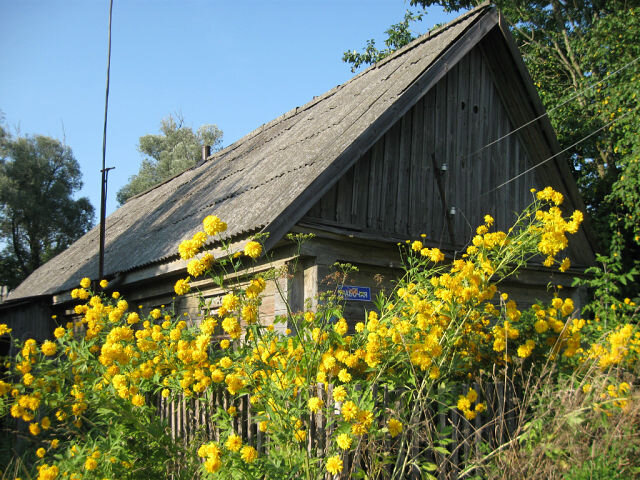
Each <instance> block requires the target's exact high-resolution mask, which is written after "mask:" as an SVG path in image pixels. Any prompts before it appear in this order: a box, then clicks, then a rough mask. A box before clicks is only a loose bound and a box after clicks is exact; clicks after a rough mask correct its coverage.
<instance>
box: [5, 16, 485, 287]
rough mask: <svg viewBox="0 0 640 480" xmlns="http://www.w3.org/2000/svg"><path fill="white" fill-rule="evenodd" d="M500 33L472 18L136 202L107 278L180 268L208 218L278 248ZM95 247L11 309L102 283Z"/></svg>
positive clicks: (80, 250) (73, 256) (44, 276)
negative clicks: (484, 41)
mask: <svg viewBox="0 0 640 480" xmlns="http://www.w3.org/2000/svg"><path fill="white" fill-rule="evenodd" d="M496 23H497V14H496V12H495V11H494V10H492V9H491V8H489V7H487V6H483V7H479V8H477V9H475V10H472V11H471V12H468V13H467V14H465V15H463V16H461V17H459V18H458V19H456V20H454V21H453V22H451V23H449V24H447V25H445V26H444V27H442V28H440V29H438V30H435V31H432V32H430V33H429V34H426V35H424V36H422V37H420V38H419V39H417V40H415V41H414V42H412V43H411V44H410V45H407V46H406V47H404V48H402V49H401V50H399V51H397V52H395V53H394V54H393V55H391V56H390V57H388V58H386V59H384V60H383V61H381V62H379V63H378V64H376V65H374V66H372V67H370V68H368V69H367V70H365V71H363V72H362V73H360V74H358V75H356V76H355V77H354V78H352V79H351V80H350V81H348V82H347V83H345V84H344V85H340V86H337V87H335V88H334V89H332V90H330V91H329V92H327V93H325V94H324V95H322V96H320V97H316V98H314V99H313V100H312V101H311V102H309V103H307V104H306V105H304V106H302V107H298V108H296V109H294V110H291V111H290V112H288V113H286V114H284V115H282V116H281V117H278V118H276V119H275V120H273V121H272V122H270V123H267V124H265V125H263V126H261V127H260V128H258V129H257V130H255V131H253V132H251V133H250V134H248V135H247V136H245V137H244V138H242V139H240V140H239V141H237V142H236V143H234V144H233V145H231V146H229V147H227V148H225V149H224V150H221V151H220V152H217V153H216V154H215V155H213V156H211V157H209V159H208V160H207V161H206V162H204V163H203V164H202V165H199V166H197V167H194V168H193V169H190V170H188V171H186V172H184V173H182V174H180V175H178V176H176V177H174V178H172V179H171V180H169V181H167V182H165V183H163V184H161V185H158V186H156V187H155V188H152V189H151V190H149V191H147V192H145V193H143V194H141V195H139V196H137V197H134V198H132V199H131V200H129V201H128V202H127V203H126V204H125V205H123V206H122V207H120V208H119V209H118V210H117V211H115V212H114V213H113V214H112V215H110V216H109V217H108V219H107V223H106V249H105V250H106V251H105V263H104V272H105V276H107V277H110V276H113V275H115V274H117V273H122V272H129V271H132V270H136V269H139V268H142V267H144V266H148V265H152V264H158V263H163V262H167V261H171V260H173V259H175V257H176V256H177V246H178V244H179V242H180V241H181V240H182V239H184V238H186V237H188V236H190V235H193V233H195V232H196V231H197V230H198V229H200V228H201V221H202V218H204V217H205V216H206V215H209V214H215V215H217V216H219V217H220V218H222V219H224V220H225V221H226V222H227V223H228V224H229V230H228V231H227V232H226V236H227V237H228V238H239V237H241V236H243V235H244V236H246V235H247V234H249V233H251V232H256V231H260V230H264V231H269V232H270V233H271V238H270V242H272V243H271V244H273V242H275V241H277V240H278V239H279V238H281V237H282V235H283V234H284V233H286V231H288V230H289V229H290V228H291V227H292V226H293V225H294V224H295V222H297V221H298V220H299V219H300V218H301V217H302V216H303V215H304V214H305V213H306V211H307V210H308V209H309V207H310V206H311V204H312V203H313V201H315V200H317V199H319V198H320V196H321V195H322V194H323V193H324V192H325V191H326V190H327V189H328V188H329V187H330V186H331V185H332V184H333V182H334V181H335V180H337V177H338V175H339V173H340V172H344V171H345V169H347V168H349V166H350V165H352V164H353V162H355V161H356V160H357V159H358V158H359V156H361V155H362V154H363V153H364V152H365V151H366V149H367V148H369V147H370V146H371V145H372V144H373V142H374V141H375V140H376V139H377V138H379V137H380V136H381V135H382V134H384V132H385V131H386V129H388V128H390V127H391V125H392V120H393V119H395V118H396V117H397V114H398V113H403V112H400V111H401V110H403V109H404V110H406V109H407V108H409V107H410V106H411V104H410V102H411V100H410V99H409V100H408V99H407V97H408V95H409V94H411V95H414V94H415V92H414V91H413V90H412V89H414V90H415V87H416V84H417V83H419V81H420V80H421V79H422V78H424V76H425V74H428V73H429V70H430V67H431V66H432V65H433V64H434V61H436V60H437V59H439V58H441V57H442V56H443V55H445V54H446V52H447V51H448V50H449V49H450V47H452V46H454V45H455V44H456V43H457V42H463V41H467V40H468V33H469V32H470V31H471V30H473V29H475V30H477V31H479V32H480V33H479V34H478V35H480V36H481V35H482V34H483V33H482V32H485V31H486V30H488V29H489V28H491V27H493V26H495V25H496ZM478 38H481V37H478ZM465 39H467V40H465ZM438 68H442V66H439V67H438ZM445 68H446V66H445ZM443 74H444V73H443ZM416 100H417V99H415V100H414V101H416ZM394 111H396V112H395V113H393V112H394ZM391 113H393V114H391ZM98 244H99V229H98V228H97V227H96V228H94V229H93V230H91V231H90V232H89V233H87V234H86V235H84V236H83V237H82V238H80V239H79V240H78V241H77V242H75V243H74V244H73V245H72V246H71V247H69V249H68V250H66V251H65V252H63V253H61V254H60V255H58V256H57V257H55V258H53V259H52V260H50V261H49V262H47V263H46V264H45V265H43V266H41V267H40V268H39V269H38V270H36V271H35V272H33V273H32V274H31V275H30V276H29V277H28V278H27V279H26V280H25V281H24V282H23V283H22V284H21V285H20V286H19V287H18V288H16V289H15V290H14V291H13V292H12V293H11V295H10V299H17V298H22V297H32V296H35V295H44V294H54V293H58V292H62V291H65V290H68V289H70V288H73V287H74V286H75V285H77V283H78V281H79V279H80V278H81V277H83V276H87V277H90V278H95V277H96V275H97V269H98V268H97V264H98Z"/></svg>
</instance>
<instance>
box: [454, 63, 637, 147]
mask: <svg viewBox="0 0 640 480" xmlns="http://www.w3.org/2000/svg"><path fill="white" fill-rule="evenodd" d="M638 60H640V57H636V58H634V59H633V60H631V61H630V62H628V63H626V64H625V65H623V66H622V67H620V68H619V69H618V70H616V71H615V72H613V73H612V74H611V75H607V77H606V78H603V79H602V80H599V81H597V82H594V83H592V84H591V85H588V86H587V87H585V88H584V89H582V90H580V91H578V92H576V93H574V94H573V95H571V96H570V97H569V98H567V99H566V100H565V101H564V102H562V103H560V104H559V105H556V106H555V107H552V108H550V109H549V110H547V111H545V112H544V113H543V114H541V115H539V116H537V117H536V118H534V119H532V120H529V121H528V122H527V123H525V124H523V125H520V126H519V127H518V128H516V129H514V130H511V131H510V132H509V133H506V134H504V135H503V136H501V137H500V138H496V139H495V140H493V141H492V142H490V143H487V144H486V145H484V146H482V147H481V148H479V149H478V150H476V151H475V152H473V153H470V154H469V155H466V156H465V157H463V160H466V159H467V158H471V157H474V156H475V155H477V154H478V153H480V152H482V151H484V150H486V149H487V148H489V147H491V146H492V145H495V144H496V143H498V142H501V141H502V140H504V139H505V138H508V137H510V136H511V135H513V134H514V133H517V132H519V131H520V130H522V129H523V128H526V127H528V126H529V125H531V124H532V123H535V122H537V121H538V120H540V119H541V118H543V117H548V116H549V113H551V112H553V111H555V110H557V109H558V108H560V107H563V106H565V105H566V104H567V103H569V102H571V101H573V100H575V99H576V98H577V97H579V96H581V95H584V94H585V93H586V92H588V91H589V90H592V89H594V88H595V87H597V86H598V85H600V84H602V83H604V82H606V81H607V80H609V79H611V78H612V77H613V76H615V75H617V74H618V73H620V72H621V71H623V70H625V69H627V68H629V67H630V66H631V65H633V64H634V63H636V62H637V61H638Z"/></svg>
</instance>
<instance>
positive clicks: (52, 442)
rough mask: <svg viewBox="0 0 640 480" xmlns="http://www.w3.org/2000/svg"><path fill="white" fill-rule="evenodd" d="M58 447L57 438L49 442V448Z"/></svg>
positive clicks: (58, 441)
mask: <svg viewBox="0 0 640 480" xmlns="http://www.w3.org/2000/svg"><path fill="white" fill-rule="evenodd" d="M58 445H60V440H58V439H57V438H54V439H53V440H51V448H58Z"/></svg>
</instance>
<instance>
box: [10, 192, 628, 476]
mask: <svg viewBox="0 0 640 480" xmlns="http://www.w3.org/2000/svg"><path fill="white" fill-rule="evenodd" d="M561 202H562V195H560V194H559V193H557V192H554V191H553V190H552V189H550V188H547V189H545V190H543V191H541V192H537V194H535V195H534V202H533V203H532V205H531V206H530V207H529V208H527V209H526V210H525V211H524V212H523V213H522V214H521V215H520V216H519V218H518V219H517V221H516V223H515V224H514V226H513V227H512V228H511V229H509V230H508V231H507V232H500V231H491V229H492V225H493V219H492V218H491V217H490V216H486V217H485V223H484V224H483V225H481V226H480V227H478V229H477V235H476V236H475V237H474V238H473V239H472V242H471V244H470V246H469V247H468V248H467V250H466V252H465V253H464V255H463V256H462V258H460V259H455V260H454V261H453V262H451V263H445V262H444V260H445V257H444V255H443V253H442V252H440V250H438V249H437V248H427V247H425V246H424V245H423V243H422V240H415V241H414V242H413V243H409V244H408V245H406V246H402V252H403V255H404V258H405V263H406V268H405V272H406V273H405V275H404V277H403V278H402V279H401V280H400V281H399V282H398V285H397V288H396V289H395V290H394V291H393V292H392V293H391V294H390V295H389V296H388V297H382V298H380V299H378V304H377V306H378V310H377V311H371V312H369V314H368V318H367V319H366V322H358V323H356V324H355V325H352V324H350V323H349V322H348V321H347V319H345V318H343V316H342V310H341V299H340V297H339V295H338V294H337V291H336V292H333V293H332V292H328V293H327V294H326V295H324V296H322V298H320V299H319V300H318V306H317V308H316V309H315V310H310V309H309V310H307V311H305V312H290V313H289V314H288V315H287V316H285V317H283V318H278V319H276V321H275V324H274V325H265V324H264V323H263V322H261V321H260V318H259V306H260V302H261V294H262V292H263V290H264V288H265V286H266V284H267V282H269V281H274V280H276V279H277V278H278V277H279V276H281V275H286V274H287V272H278V271H270V272H269V273H268V274H266V275H262V276H255V277H254V278H244V277H242V275H241V273H242V271H243V268H244V267H245V265H246V264H247V262H250V261H252V259H256V258H258V257H259V256H260V255H261V254H262V247H261V244H260V240H261V238H257V239H254V240H252V241H250V242H248V243H247V245H246V247H245V249H244V252H238V253H234V254H232V252H231V251H229V250H228V255H227V256H226V257H224V258H222V259H218V260H217V261H216V260H214V258H213V256H212V255H211V254H208V253H204V254H201V253H200V250H202V249H203V247H204V245H205V243H206V242H207V241H208V240H209V237H214V238H218V237H217V236H218V235H219V234H220V233H221V232H223V231H224V230H225V229H226V224H224V222H222V221H221V220H219V219H218V218H216V217H212V216H209V217H207V218H205V219H204V222H203V231H202V232H199V233H197V234H196V235H195V236H194V237H193V238H191V239H188V240H185V241H183V242H182V243H181V244H180V247H179V252H180V255H181V256H182V257H183V258H184V259H185V260H189V262H188V265H187V271H188V273H189V277H187V278H185V279H182V280H180V281H178V282H177V283H176V285H175V290H176V293H177V294H179V295H183V294H186V293H188V292H189V291H190V290H191V289H192V285H191V278H192V277H193V278H198V277H201V276H205V275H210V276H211V277H212V278H213V279H214V280H215V281H216V282H217V283H218V284H220V285H221V286H223V285H225V279H226V278H235V279H236V281H235V283H231V284H229V285H225V286H226V288H227V293H226V294H225V295H224V297H223V298H222V303H221V306H220V307H219V308H217V310H216V309H213V308H212V307H211V304H210V303H207V302H206V301H204V299H203V300H202V301H201V310H202V314H201V318H199V319H198V322H197V325H193V326H189V325H188V324H187V321H186V319H184V318H181V317H179V316H176V315H175V314H174V312H173V311H172V308H171V307H162V308H160V309H153V310H151V311H150V312H142V311H132V310H131V309H130V308H129V305H128V304H127V302H126V301H125V300H124V299H122V298H120V297H119V294H118V293H117V292H112V293H111V294H110V295H109V294H107V292H108V285H107V283H106V281H102V282H101V283H100V288H99V289H97V290H96V291H94V290H92V289H91V288H90V285H91V282H90V280H89V279H82V281H81V282H80V288H78V289H74V290H73V291H72V297H74V298H77V299H78V300H79V301H80V303H78V305H76V307H75V312H76V314H77V317H78V319H77V320H76V321H74V322H70V323H68V324H66V325H65V326H61V327H59V328H57V329H56V330H55V332H54V334H55V340H53V341H45V342H44V343H43V344H40V345H38V344H37V343H36V342H35V341H33V340H27V341H26V342H24V344H19V347H20V352H19V353H18V354H17V355H16V357H15V358H13V359H8V360H7V362H8V366H9V370H10V371H11V372H12V376H11V377H10V378H6V379H5V380H3V381H2V382H1V383H0V399H1V400H0V416H7V415H9V416H11V417H12V418H14V419H18V421H19V422H21V423H20V428H18V435H20V436H21V437H22V438H23V439H24V441H25V442H28V444H29V448H28V449H27V450H26V453H24V454H23V455H22V456H21V459H20V461H21V462H22V466H21V467H20V468H22V469H23V471H24V472H26V473H24V476H25V477H26V478H31V477H36V476H37V478H38V479H55V478H66V477H68V478H70V479H74V478H75V479H79V478H119V479H120V478H127V479H128V478H131V479H134V478H141V479H142V478H145V479H146V478H163V477H168V476H171V477H173V478H193V477H201V478H208V477H209V476H212V477H215V478H232V479H240V478H278V477H282V478H290V477H292V476H294V477H296V478H306V479H316V478H322V477H323V476H326V475H338V474H340V475H341V476H342V477H344V478H352V477H353V478H363V477H365V475H366V477H367V478H405V477H406V476H407V475H409V474H410V473H411V472H412V473H415V474H418V472H421V474H422V475H423V476H424V477H425V478H435V477H434V475H437V474H438V472H441V473H442V472H445V470H446V469H449V470H446V471H448V472H450V474H451V475H457V474H458V473H457V472H458V470H457V467H458V466H459V465H462V467H463V468H466V470H465V471H466V472H471V471H474V470H475V471H481V470H482V469H484V471H485V472H491V471H492V468H493V467H492V465H493V466H494V467H495V466H496V465H501V464H500V463H495V462H499V461H502V460H501V459H504V458H508V457H507V456H505V455H507V453H504V454H503V452H507V450H508V449H507V448H506V447H499V448H498V449H497V450H494V451H492V452H491V453H488V454H487V455H486V456H484V457H479V458H476V459H475V460H473V459H471V453H473V452H471V451H472V450H474V449H469V448H466V449H465V450H464V451H466V452H467V453H468V455H467V457H468V458H467V459H466V462H467V463H466V465H467V466H466V467H464V461H463V462H462V463H460V462H458V463H456V461H455V460H454V457H455V456H458V457H460V456H465V455H463V454H461V452H462V450H461V449H460V448H461V447H460V445H461V443H460V444H454V443H452V441H451V438H452V435H453V434H454V433H455V432H452V426H451V425H447V424H444V425H442V424H440V423H438V422H435V421H434V419H436V418H444V417H442V415H452V414H455V415H457V417H456V418H458V420H459V421H458V420H456V422H457V423H454V427H456V426H458V428H459V429H460V430H459V432H458V433H459V435H458V437H457V438H459V440H460V442H462V443H464V442H466V443H467V446H468V445H469V441H470V440H469V439H470V438H473V437H474V435H476V434H477V433H478V430H477V428H480V427H479V426H478V424H477V423H473V424H472V423H471V422H474V421H476V419H477V418H478V416H479V415H482V414H483V412H484V411H485V410H486V409H487V406H488V405H487V399H486V398H483V397H482V394H483V391H482V389H480V388H478V387H473V385H482V384H483V383H486V382H487V381H492V380H495V379H494V378H492V375H497V374H498V373H499V374H500V376H501V378H503V379H509V380H510V381H512V382H517V380H516V376H514V375H512V373H513V372H518V373H520V374H521V378H522V379H524V381H521V382H519V383H520V386H522V385H524V387H525V397H524V398H528V399H529V400H528V402H526V403H523V405H525V406H527V407H528V409H527V408H525V409H520V410H519V414H520V415H521V418H522V420H523V421H521V422H520V423H519V425H525V420H526V421H529V419H530V418H531V417H530V415H529V414H528V413H527V412H531V411H533V412H534V413H535V412H536V408H539V407H540V405H543V404H544V402H538V403H535V402H533V401H532V400H531V398H533V397H532V395H529V397H527V396H526V395H527V392H529V394H532V393H533V392H544V390H542V389H541V388H538V387H536V388H535V389H533V388H528V389H527V382H530V381H531V379H532V378H539V379H544V378H549V379H551V378H553V379H557V378H559V377H558V376H559V375H560V376H561V377H562V378H570V379H572V380H571V381H572V382H573V383H583V384H584V381H585V379H586V378H589V376H588V372H593V371H596V370H597V371H598V372H603V371H604V372H611V371H613V370H615V371H621V370H624V369H627V370H628V369H630V368H633V365H635V362H636V361H637V357H638V353H639V342H640V340H639V336H638V333H637V331H636V329H635V327H633V326H632V325H630V324H624V323H619V324H618V326H617V327H616V329H615V330H612V331H610V332H606V336H605V337H603V338H601V340H600V341H596V337H595V336H592V335H591V333H589V332H591V330H594V329H592V328H591V326H590V324H589V323H588V322H586V321H585V320H583V319H579V318H575V312H574V310H575V309H574V305H573V303H572V302H571V300H570V299H562V298H560V297H559V296H557V295H556V296H555V298H553V300H552V302H551V303H550V304H549V305H542V304H536V305H534V307H533V308H532V309H530V310H527V311H524V312H521V311H520V310H518V306H517V305H516V304H515V302H514V301H512V300H510V299H509V298H508V295H507V294H506V293H504V292H501V291H500V282H501V281H502V280H504V279H505V278H508V277H510V276H512V275H516V274H517V272H518V271H519V270H520V269H521V268H523V267H524V266H525V265H526V264H527V262H529V261H531V260H533V259H535V258H537V257H539V256H540V255H542V256H543V258H544V264H545V265H546V266H547V267H554V266H555V267H557V268H559V269H560V270H562V271H564V270H566V269H567V268H568V266H569V260H568V259H566V258H562V259H560V258H558V255H559V254H560V253H561V252H562V251H563V250H564V249H565V248H566V247H567V244H568V239H567V234H572V233H575V232H576V231H577V230H578V227H579V224H580V222H581V220H582V215H581V213H580V212H574V213H573V214H572V215H571V217H569V218H564V217H563V215H562V212H561V210H560V208H559V205H560V204H561ZM291 239H292V240H294V241H297V242H298V243H300V242H303V241H304V240H305V238H304V237H303V236H295V237H291ZM227 248H228V245H227ZM340 268H341V269H342V272H343V273H348V270H349V267H348V266H341V267H340ZM231 274H233V275H231ZM276 284H277V282H276ZM0 328H2V327H0ZM5 330H6V327H5ZM1 333H5V332H4V331H2V332H1ZM527 375H528V376H527ZM607 375H609V373H607ZM607 378H608V377H607ZM548 384H549V385H555V384H554V383H553V382H551V383H548ZM536 385H541V384H540V383H539V382H538V384H536ZM565 387H566V385H565V386H564V387H563V388H565ZM223 389H224V391H225V392H226V393H225V395H226V396H227V400H226V402H227V404H226V405H225V402H224V401H222V402H221V401H219V399H220V395H221V391H222V390H223ZM549 392H551V393H549V394H548V395H551V396H553V395H555V394H556V393H557V392H558V391H557V389H556V388H555V387H552V388H551V390H549ZM536 394H537V393H536ZM632 395H633V389H632V387H631V386H630V385H628V388H624V387H623V385H622V384H621V383H620V384H616V393H615V397H614V396H610V399H612V400H610V401H608V402H599V403H598V404H591V403H588V404H584V403H581V404H579V405H580V407H579V408H581V409H586V410H585V415H587V413H586V412H589V415H591V414H592V413H594V412H596V413H598V414H600V413H599V410H602V411H604V412H605V413H610V414H611V415H617V414H618V413H619V412H626V410H625V409H626V408H627V407H628V405H629V404H630V403H629V402H630V399H631V398H632V397H631V396H632ZM159 398H164V399H165V402H169V401H171V400H173V401H174V402H176V403H174V405H176V404H177V402H180V403H181V404H183V405H186V406H187V407H189V408H192V409H193V410H192V411H191V413H190V414H189V415H191V416H193V415H194V414H193V411H194V410H196V409H197V411H198V412H202V411H206V417H207V421H205V422H201V423H200V424H198V425H196V428H195V430H192V431H191V432H190V433H189V435H188V436H186V437H185V438H180V437H179V436H177V437H176V436H175V435H173V434H172V432H171V428H170V425H169V424H168V423H167V420H166V418H164V416H162V415H159V411H158V407H157V404H158V399H159ZM580 398H582V397H580ZM185 399H186V401H185ZM216 399H217V400H216ZM244 399H247V400H244ZM580 411H582V410H580ZM572 412H573V410H572ZM594 414H595V413H594ZM239 415H245V416H250V417H251V420H252V422H253V423H254V424H255V425H256V426H257V430H259V432H260V434H258V433H257V432H251V435H249V433H250V432H249V431H246V429H245V430H242V429H239V428H238V425H239V420H238V416H239ZM536 418H537V419H543V418H544V411H539V410H538V413H537V416H536V417H534V420H532V422H534V423H531V422H530V423H528V425H530V426H529V427H527V429H525V428H524V427H520V428H521V429H522V434H520V433H518V430H516V435H519V437H518V438H520V439H522V440H523V441H524V445H525V446H526V445H530V446H533V447H535V448H537V446H539V445H540V444H541V442H540V441H539V440H537V439H538V438H542V437H541V436H543V435H545V434H546V433H545V432H546V430H545V428H547V427H546V425H545V424H544V422H543V425H542V426H541V427H536V428H534V425H536V423H535V421H536ZM585 418H586V417H585ZM589 424H590V425H591V421H589ZM22 427H24V428H22ZM319 428H321V429H322V432H324V436H322V438H320V436H319V435H314V429H315V430H317V429H319ZM482 428H484V427H482ZM598 428H599V427H598ZM465 432H467V433H465ZM530 432H537V433H535V435H534V433H530ZM455 434H456V435H457V433H455ZM465 435H466V438H464V437H465ZM536 435H538V436H536ZM514 443H515V442H514V441H513V440H511V441H510V444H509V445H513V444H514ZM533 447H532V448H533ZM535 448H534V449H535ZM478 449H480V447H478ZM523 451H526V449H525V450H522V449H517V450H513V452H515V453H513V454H514V455H515V454H517V455H520V454H521V452H523ZM470 452H471V453H470ZM463 460H464V459H463ZM592 461H594V462H595V461H596V457H594V458H592ZM474 462H475V463H474ZM492 462H493V463H492ZM454 464H455V465H454ZM447 465H448V467H447ZM452 465H453V466H454V467H455V468H449V467H451V466H452ZM609 466H610V465H609V464H607V465H605V466H603V467H602V468H609ZM598 468H600V467H598ZM292 472H293V473H292ZM462 473H464V472H462ZM574 473H575V475H578V474H579V472H578V470H575V471H574Z"/></svg>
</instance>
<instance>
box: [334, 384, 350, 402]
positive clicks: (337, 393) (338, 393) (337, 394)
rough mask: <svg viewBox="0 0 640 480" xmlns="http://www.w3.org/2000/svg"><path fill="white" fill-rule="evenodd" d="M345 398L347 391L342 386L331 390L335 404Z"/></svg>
mask: <svg viewBox="0 0 640 480" xmlns="http://www.w3.org/2000/svg"><path fill="white" fill-rule="evenodd" d="M345 398H347V391H346V390H345V388H344V387H343V386H342V385H340V386H339V387H336V388H334V389H333V399H334V400H335V401H336V402H342V401H343V400H344V399H345Z"/></svg>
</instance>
